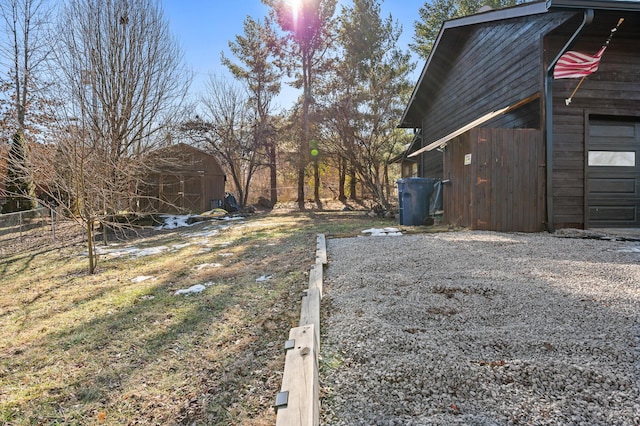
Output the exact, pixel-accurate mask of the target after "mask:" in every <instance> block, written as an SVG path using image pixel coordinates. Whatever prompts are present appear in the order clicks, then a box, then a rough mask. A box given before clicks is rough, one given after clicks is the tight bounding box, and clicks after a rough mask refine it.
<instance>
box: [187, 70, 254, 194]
mask: <svg viewBox="0 0 640 426" xmlns="http://www.w3.org/2000/svg"><path fill="white" fill-rule="evenodd" d="M202 105H203V117H198V118H196V119H195V120H191V121H189V122H186V123H184V125H183V130H184V131H186V132H187V134H188V135H189V137H190V138H191V139H192V140H193V141H195V142H196V143H197V144H199V145H200V146H201V147H202V148H203V149H205V150H207V151H209V152H212V153H213V154H214V155H215V156H216V157H217V158H218V160H220V162H221V163H222V166H223V168H224V169H225V171H226V172H227V173H228V174H229V175H230V176H231V180H232V181H233V186H234V187H235V189H236V193H237V195H238V202H239V203H240V206H245V205H246V204H247V200H248V197H249V189H250V184H251V179H252V178H253V175H254V173H255V172H256V170H258V168H260V167H261V166H262V164H263V161H261V157H262V156H264V149H263V148H264V144H263V142H264V141H263V139H261V138H256V133H255V129H256V123H260V118H259V117H257V116H256V111H255V110H254V109H253V108H252V107H251V105H250V97H249V94H248V93H247V91H246V90H245V89H244V87H243V86H241V85H240V84H239V83H234V82H229V81H227V80H224V79H221V78H218V77H216V76H213V75H212V76H211V78H210V79H209V82H208V84H207V91H206V94H205V95H204V96H203V98H202Z"/></svg>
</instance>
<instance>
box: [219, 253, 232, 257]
mask: <svg viewBox="0 0 640 426" xmlns="http://www.w3.org/2000/svg"><path fill="white" fill-rule="evenodd" d="M218 256H222V257H229V256H233V253H218Z"/></svg>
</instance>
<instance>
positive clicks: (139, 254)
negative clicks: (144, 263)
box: [132, 246, 169, 257]
mask: <svg viewBox="0 0 640 426" xmlns="http://www.w3.org/2000/svg"><path fill="white" fill-rule="evenodd" d="M168 249H169V247H167V246H158V247H149V248H146V249H144V250H138V252H137V253H132V254H133V255H134V256H135V257H144V256H151V255H153V254H160V253H162V252H163V251H165V250H168Z"/></svg>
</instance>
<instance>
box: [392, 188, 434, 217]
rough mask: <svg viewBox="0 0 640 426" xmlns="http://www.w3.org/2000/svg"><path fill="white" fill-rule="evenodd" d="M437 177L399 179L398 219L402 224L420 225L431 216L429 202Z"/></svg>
mask: <svg viewBox="0 0 640 426" xmlns="http://www.w3.org/2000/svg"><path fill="white" fill-rule="evenodd" d="M437 181H438V180H437V179H432V178H418V177H412V178H404V179H398V181H397V182H396V183H397V184H398V220H399V222H400V225H407V226H419V225H422V224H424V221H425V219H426V218H428V217H429V203H430V200H431V194H432V193H433V186H434V184H435V183H436V182H437Z"/></svg>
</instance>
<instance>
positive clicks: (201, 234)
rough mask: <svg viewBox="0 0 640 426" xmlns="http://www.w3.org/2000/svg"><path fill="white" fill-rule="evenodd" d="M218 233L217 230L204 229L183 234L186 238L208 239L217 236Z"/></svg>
mask: <svg viewBox="0 0 640 426" xmlns="http://www.w3.org/2000/svg"><path fill="white" fill-rule="evenodd" d="M219 233H220V232H219V231H218V230H217V229H204V230H202V231H200V232H188V233H185V234H183V235H184V236H185V237H187V238H210V237H213V236H215V235H218V234H219Z"/></svg>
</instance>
